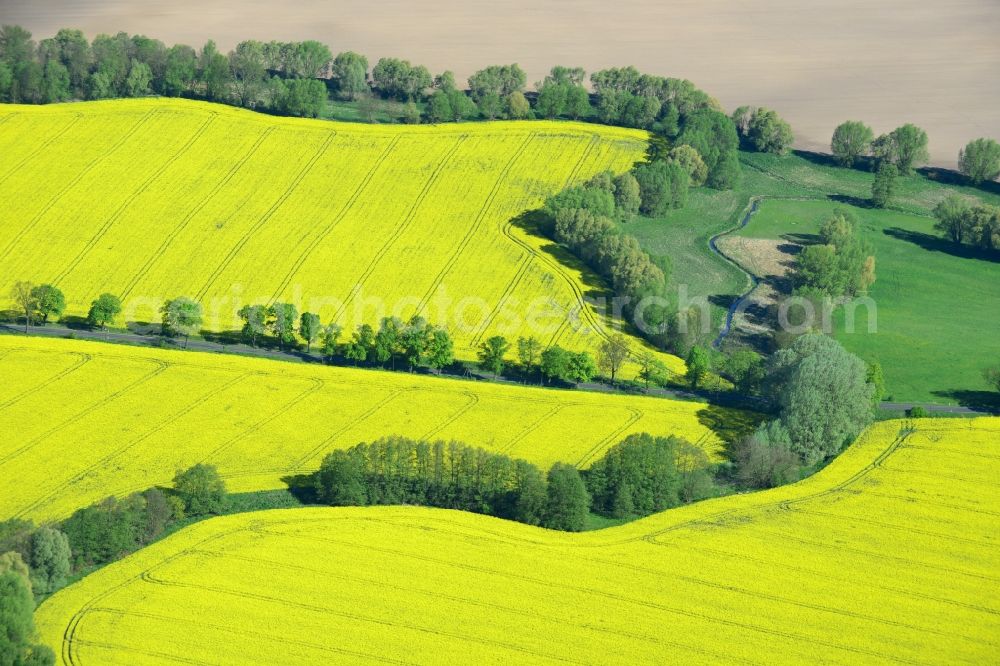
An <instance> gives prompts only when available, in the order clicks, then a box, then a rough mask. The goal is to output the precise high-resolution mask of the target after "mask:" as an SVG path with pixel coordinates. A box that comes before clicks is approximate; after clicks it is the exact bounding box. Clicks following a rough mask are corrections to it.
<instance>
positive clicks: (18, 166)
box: [0, 113, 83, 185]
mask: <svg viewBox="0 0 1000 666" xmlns="http://www.w3.org/2000/svg"><path fill="white" fill-rule="evenodd" d="M16 115H17V114H16V113H12V114H10V115H8V116H5V118H4V122H6V121H7V120H10V119H11V118H13V117H14V116H16ZM81 120H83V114H82V113H74V114H73V119H72V120H71V121H70V122H68V123H66V127H64V128H62V129H61V130H59V131H58V132H56V133H55V134H53V135H52V136H50V137H49V138H48V139H46V140H45V141H43V142H42V143H41V144H40V145H39V146H38V147H37V148H35V149H34V150H32V151H31V152H30V153H28V154H27V155H25V156H24V157H22V158H21V160H20V161H19V162H18V163H17V164H15V165H14V166H13V167H11V168H10V170H9V171H7V173H5V174H4V175H3V176H0V185H3V184H4V183H6V182H7V179H8V178H10V177H11V176H13V175H14V174H15V173H17V172H18V171H20V170H21V168H22V167H23V166H24V165H25V164H27V163H28V162H30V161H31V160H32V159H34V158H35V157H36V156H37V155H38V154H39V153H41V152H42V151H44V150H45V149H46V148H48V147H49V146H51V145H52V144H53V143H55V142H56V141H58V140H59V138H60V137H61V136H62V135H64V134H66V132H68V131H70V130H71V129H73V128H74V127H75V126H76V125H77V123H79V122H80V121H81Z"/></svg>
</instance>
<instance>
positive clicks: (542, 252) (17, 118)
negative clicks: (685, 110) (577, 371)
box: [0, 99, 683, 370]
mask: <svg viewBox="0 0 1000 666" xmlns="http://www.w3.org/2000/svg"><path fill="white" fill-rule="evenodd" d="M647 137H648V135H647V134H646V133H645V132H641V131H638V130H630V129H620V128H611V127H605V126H598V125H589V124H583V123H570V122H552V121H539V122H492V123H465V124H448V125H443V126H402V125H396V126H378V125H364V124H354V123H334V122H325V121H315V120H301V119H289V118H275V117H271V116H265V115H260V114H255V113H252V112H249V111H244V110H240V109H234V108H231V107H225V106H218V105H212V104H207V103H201V102H193V101H186V100H158V99H146V100H115V101H106V102H93V103H86V104H53V105H47V106H44V107H37V106H31V107H29V106H15V105H0V155H2V156H3V159H2V162H0V200H2V201H4V210H3V214H2V217H0V288H2V290H3V291H4V292H6V291H7V290H8V289H9V288H10V286H11V285H12V284H13V283H14V282H15V281H16V280H31V281H34V282H37V283H54V284H56V285H57V286H58V287H60V288H61V289H62V290H63V291H64V292H65V294H66V297H67V301H68V308H67V314H68V315H71V316H81V315H85V314H86V312H87V309H88V308H89V306H90V303H91V301H92V300H93V299H94V298H96V297H97V296H98V295H99V294H101V293H103V292H111V293H114V294H117V295H120V296H122V298H123V301H124V305H125V311H124V313H123V315H122V317H121V319H122V320H123V321H156V320H157V317H158V314H157V312H158V308H159V305H160V304H161V303H162V302H163V300H164V299H169V298H174V297H176V296H189V297H194V298H195V299H196V300H198V301H199V302H201V303H202V305H203V307H204V309H205V326H206V328H207V329H209V330H213V331H219V330H231V329H236V328H239V322H238V320H237V317H236V311H237V310H238V309H239V308H240V307H241V306H242V305H245V304H248V303H272V302H275V301H287V302H292V303H295V304H297V305H298V308H299V311H302V310H309V311H313V312H318V313H319V314H320V315H321V317H322V319H323V322H324V323H326V322H328V321H337V322H339V323H340V324H342V325H344V326H345V327H346V328H348V330H352V329H353V328H354V327H355V326H356V325H357V324H359V323H369V324H373V325H375V324H377V323H378V320H379V319H380V318H381V316H385V315H398V316H400V317H402V318H403V319H406V318H408V317H409V316H410V315H412V314H414V313H418V312H419V313H420V314H422V315H424V316H425V317H426V318H427V319H428V320H430V321H431V323H434V324H439V325H445V326H447V327H448V328H449V330H450V331H451V332H452V334H453V337H455V340H456V344H457V352H458V353H459V356H461V357H463V358H469V357H471V356H473V350H474V349H475V347H476V344H477V343H478V342H479V341H481V340H482V339H484V338H485V337H486V336H489V335H492V334H496V333H501V334H504V335H506V336H507V337H510V338H514V337H516V336H518V335H521V334H534V335H536V336H537V337H539V339H540V340H541V341H542V342H543V343H544V344H546V345H548V344H554V343H559V344H561V345H562V346H564V347H567V348H571V349H574V350H593V349H594V347H596V345H597V343H598V342H599V340H600V339H601V336H602V335H604V334H605V333H606V331H607V330H608V329H609V325H610V321H609V320H608V317H607V316H606V315H605V311H604V309H598V308H595V307H593V305H592V304H588V303H587V302H586V301H585V297H586V296H588V295H590V294H591V292H595V291H596V292H602V291H603V287H602V286H601V282H600V280H598V279H596V278H595V277H594V276H593V275H592V274H589V273H586V271H585V270H584V269H581V268H580V267H579V266H578V265H577V264H576V263H575V262H572V261H567V258H566V257H565V256H564V254H565V253H561V252H559V251H558V250H556V249H555V247H554V245H553V244H552V243H551V242H550V241H547V240H545V239H543V238H541V237H539V236H537V235H534V234H532V233H530V232H529V231H526V230H525V229H524V228H522V227H530V224H527V223H526V224H524V225H522V224H520V223H519V222H518V217H519V216H520V215H521V214H522V213H524V212H526V211H529V210H531V209H534V208H537V207H538V206H539V205H540V204H541V203H542V202H543V201H544V199H545V197H546V196H548V195H550V194H552V193H554V192H556V191H559V190H560V189H562V188H564V187H566V186H567V185H569V184H571V183H577V182H580V181H582V180H584V179H587V178H589V177H590V176H592V175H593V174H595V173H597V172H599V171H603V170H605V169H610V170H613V171H616V172H621V171H625V170H627V169H628V168H629V167H630V166H631V165H632V164H633V163H634V162H636V161H638V160H641V159H643V157H644V153H645V150H646V146H647ZM119 323H121V322H119ZM666 361H667V362H668V364H669V365H670V366H671V367H672V368H673V369H674V370H678V369H681V368H683V364H682V363H681V362H680V360H679V359H677V358H676V357H666Z"/></svg>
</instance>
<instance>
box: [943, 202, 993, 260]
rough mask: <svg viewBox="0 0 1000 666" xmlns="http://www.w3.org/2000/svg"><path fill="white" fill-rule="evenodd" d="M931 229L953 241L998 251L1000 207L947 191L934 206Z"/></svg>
mask: <svg viewBox="0 0 1000 666" xmlns="http://www.w3.org/2000/svg"><path fill="white" fill-rule="evenodd" d="M934 217H936V218H937V223H936V224H935V225H934V228H935V229H937V230H938V231H940V232H941V233H942V234H944V236H945V237H946V238H948V239H949V240H951V241H952V242H955V243H959V244H962V243H965V244H968V245H971V246H973V247H979V248H982V249H985V250H1000V207H998V206H990V205H988V204H984V203H980V202H979V201H976V200H973V201H969V200H968V199H965V198H963V197H961V196H959V195H957V194H949V195H948V196H947V197H945V198H944V199H943V200H941V201H940V202H939V203H938V204H937V205H936V206H935V207H934Z"/></svg>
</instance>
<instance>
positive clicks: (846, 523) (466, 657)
mask: <svg viewBox="0 0 1000 666" xmlns="http://www.w3.org/2000/svg"><path fill="white" fill-rule="evenodd" d="M998 479H1000V419H996V418H993V419H987V418H982V419H976V420H931V421H928V420H924V421H919V422H917V424H916V425H914V423H911V422H902V421H893V422H885V423H880V424H877V425H875V426H873V427H872V428H871V429H870V430H869V431H868V432H867V433H866V434H865V435H864V436H862V438H861V439H860V440H859V441H858V442H856V443H855V444H854V445H853V446H852V447H851V449H850V450H849V451H848V452H847V453H845V454H844V455H843V456H842V457H840V458H839V459H837V460H836V461H835V462H833V463H832V464H831V465H830V466H829V467H827V468H826V469H824V470H823V471H822V472H820V473H819V474H817V475H815V476H813V477H811V478H810V479H808V480H806V481H804V482H801V483H798V484H795V485H793V486H786V487H783V488H780V489H777V490H774V491H769V492H765V493H757V494H751V495H743V496H731V497H727V498H723V499H720V500H714V501H707V502H703V503H700V504H696V505H692V506H689V507H686V508H683V509H676V510H671V511H668V512H666V513H663V514H659V515H657V516H653V517H650V518H648V519H645V520H641V521H637V522H635V523H632V524H630V525H627V526H624V527H620V528H612V529H609V530H603V531H600V532H596V533H595V532H591V533H585V534H566V533H557V532H550V531H546V530H542V529H539V528H532V527H528V526H526V525H521V524H518V523H512V522H504V521H500V520H497V519H492V518H487V517H484V516H478V515H473V514H464V513H460V512H453V511H445V510H438V509H424V508H390V507H381V508H346V509H332V508H328V509H323V508H317V509H295V510H288V511H269V512H261V513H251V514H243V515H236V516H229V517H225V518H218V519H212V520H209V521H206V522H204V523H201V524H198V525H196V526H194V527H191V528H188V529H186V530H184V531H182V532H180V533H178V534H176V535H174V536H171V537H169V538H168V539H166V540H164V541H162V542H159V543H157V544H154V545H152V546H150V547H149V548H147V549H145V550H142V551H140V552H139V553H137V554H135V555H133V556H130V557H128V558H126V559H125V560H123V561H120V562H117V563H115V564H112V565H110V566H108V567H107V568H105V569H102V570H100V571H98V572H97V573H95V574H93V575H91V576H88V577H87V578H85V579H84V580H82V581H81V582H79V583H76V584H75V585H73V586H71V587H69V588H66V589H65V590H63V591H61V592H59V593H57V594H56V595H55V596H53V597H52V598H51V599H49V600H48V601H46V602H44V603H43V604H42V606H41V607H40V609H39V610H38V613H37V622H38V625H39V629H40V631H41V635H42V638H43V639H44V640H45V642H47V643H48V644H49V645H50V646H52V648H53V649H54V650H55V651H56V654H57V655H59V658H61V662H60V663H63V664H67V665H69V664H73V665H75V666H90V665H98V664H101V665H104V664H122V665H124V664H130V665H131V664H168V663H195V664H209V663H210V664H222V665H233V666H236V665H240V666H242V665H245V664H274V663H296V664H352V663H359V662H371V663H394V664H434V663H440V664H457V663H470V664H472V663H474V664H479V663H525V664H549V663H552V664H555V663H572V664H609V663H621V664H635V663H697V664H704V663H720V664H733V663H750V664H753V663H759V664H774V663H808V664H817V663H824V664H855V663H865V664H941V663H949V664H955V663H967V664H983V663H993V662H995V661H996V656H997V654H998V651H1000V596H998V595H997V594H996V591H997V589H998V585H1000V576H998V572H1000V549H998V548H997V536H998V535H997V519H998V517H1000V489H998Z"/></svg>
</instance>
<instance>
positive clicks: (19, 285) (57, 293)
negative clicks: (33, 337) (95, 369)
mask: <svg viewBox="0 0 1000 666" xmlns="http://www.w3.org/2000/svg"><path fill="white" fill-rule="evenodd" d="M10 297H11V300H12V301H13V302H14V307H15V308H16V309H17V311H18V313H19V314H21V315H22V316H23V317H24V332H25V333H27V332H28V331H29V330H30V328H31V326H32V325H33V324H35V323H36V322H41V323H43V324H45V323H48V321H49V319H53V320H56V321H58V319H59V317H61V316H62V313H63V312H64V311H65V310H66V297H65V295H64V294H63V292H62V290H61V289H59V288H58V287H56V286H54V285H51V284H38V285H36V284H34V283H33V282H29V281H26V280H19V281H18V282H15V283H14V286H13V288H12V289H11V292H10ZM121 311H122V304H121V301H120V300H119V299H118V297H117V296H115V295H114V294H101V295H100V296H98V297H97V298H96V299H95V300H94V301H93V302H92V303H91V304H90V311H89V312H88V313H87V322H88V323H89V324H90V325H91V326H93V327H94V328H100V329H103V330H106V329H107V326H108V324H110V323H113V322H114V320H115V317H117V316H118V315H119V314H120V313H121Z"/></svg>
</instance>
